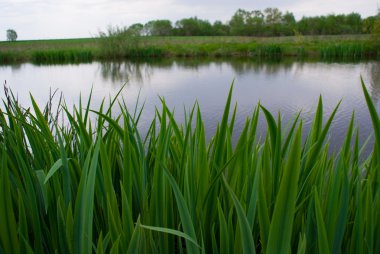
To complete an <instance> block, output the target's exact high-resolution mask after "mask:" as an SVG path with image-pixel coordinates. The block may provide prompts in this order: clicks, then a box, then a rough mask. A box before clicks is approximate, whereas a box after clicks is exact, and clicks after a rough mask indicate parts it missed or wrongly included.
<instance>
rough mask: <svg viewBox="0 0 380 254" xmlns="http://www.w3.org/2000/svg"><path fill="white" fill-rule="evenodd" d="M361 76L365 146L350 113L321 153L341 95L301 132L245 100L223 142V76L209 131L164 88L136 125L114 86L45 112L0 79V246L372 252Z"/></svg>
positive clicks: (374, 228) (373, 212)
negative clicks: (180, 114) (110, 94)
mask: <svg viewBox="0 0 380 254" xmlns="http://www.w3.org/2000/svg"><path fill="white" fill-rule="evenodd" d="M84 41H85V40H84ZM84 41H82V42H84ZM90 41H91V40H90ZM90 41H89V42H90ZM49 43H58V42H48V43H47V44H49ZM63 45H67V43H63ZM362 87H363V93H364V96H365V99H366V102H367V107H368V110H369V113H370V115H371V118H372V124H373V129H374V138H375V142H374V146H373V150H372V152H371V153H370V154H369V155H368V156H367V157H365V158H363V156H362V154H361V151H362V149H363V147H361V146H360V145H359V143H360V142H359V133H360V130H359V129H358V128H357V127H356V126H355V115H354V113H353V114H352V119H351V122H350V123H349V126H348V129H347V132H346V137H345V141H344V142H343V144H342V146H341V148H340V150H338V151H336V152H333V153H330V152H329V146H330V142H329V133H330V132H329V130H330V127H331V124H332V121H333V119H334V116H335V114H336V112H337V111H338V110H339V104H338V105H337V106H336V108H335V110H334V111H333V112H332V114H331V115H330V116H329V118H328V119H327V121H326V122H324V121H323V114H324V112H323V100H322V98H320V100H319V103H318V106H317V108H316V109H315V115H314V121H313V123H312V127H311V128H310V130H309V131H308V134H307V135H305V136H303V135H302V133H303V131H304V129H303V121H302V119H301V118H300V117H299V115H298V116H295V117H294V119H293V121H292V122H289V123H283V122H281V116H280V115H278V116H275V115H272V114H271V113H270V112H269V111H268V110H267V109H266V108H265V105H257V106H256V108H255V110H254V111H253V113H252V115H251V116H249V117H247V119H246V122H245V127H244V128H243V130H242V131H241V134H240V136H239V138H238V140H237V142H236V145H233V140H232V133H233V132H234V126H235V123H234V122H235V114H236V106H235V107H234V106H233V102H232V101H231V98H232V95H231V94H232V92H233V86H231V90H230V93H229V95H226V104H225V109H224V113H223V114H222V115H221V117H220V122H219V123H218V124H217V128H216V131H215V133H214V135H213V137H212V138H211V139H210V140H206V137H205V128H204V124H203V120H202V114H201V113H200V108H199V107H198V105H197V104H194V107H193V108H191V109H189V111H187V112H186V117H185V118H186V120H185V122H184V123H181V124H180V123H179V122H178V121H177V120H176V119H175V117H174V114H173V111H172V109H170V108H168V107H167V106H166V104H165V99H164V98H162V103H161V105H160V106H159V107H158V108H157V110H156V114H155V117H154V119H152V121H151V125H150V128H149V131H148V133H147V135H146V136H142V135H141V134H140V133H139V130H138V124H139V119H140V116H141V112H142V111H140V110H131V109H128V108H127V106H126V105H125V103H124V100H123V98H122V97H119V96H120V95H119V96H116V97H115V98H113V99H112V100H110V101H108V100H107V101H106V100H105V101H104V102H103V103H102V104H101V106H100V107H99V108H97V109H93V108H91V107H90V105H91V100H92V99H91V95H90V96H89V98H88V99H86V100H84V99H83V98H82V99H80V100H79V102H78V104H77V106H76V107H74V109H70V108H67V107H66V106H65V103H64V102H61V103H60V105H59V107H58V111H57V112H55V111H54V112H53V111H52V108H51V104H49V103H48V104H47V105H46V106H45V107H42V106H41V105H40V106H39V105H37V104H36V103H35V101H34V99H33V97H32V96H31V98H30V100H31V103H32V105H33V106H32V108H30V109H25V108H23V107H22V106H21V105H20V104H19V103H18V101H17V99H16V98H15V97H14V96H13V95H12V93H11V92H10V91H7V93H6V94H7V96H6V98H4V101H3V106H2V108H1V111H0V157H1V171H0V203H1V206H0V246H1V247H0V253H33V252H36V253H290V252H291V253H379V252H380V242H379V241H378V240H376V239H378V238H377V237H378V236H379V235H380V120H379V116H378V113H377V112H376V110H375V106H374V104H373V102H372V101H371V99H370V96H369V94H368V92H367V90H366V87H365V85H364V84H362ZM142 110H143V109H142ZM259 116H262V117H264V118H265V119H266V122H267V125H268V131H267V133H266V134H265V135H260V133H258V130H257V125H258V118H259ZM62 119H64V123H62V121H61V120H62Z"/></svg>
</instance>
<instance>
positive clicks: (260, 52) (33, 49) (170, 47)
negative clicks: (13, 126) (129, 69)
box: [0, 33, 379, 64]
mask: <svg viewBox="0 0 380 254" xmlns="http://www.w3.org/2000/svg"><path fill="white" fill-rule="evenodd" d="M378 51H379V47H378V44H376V43H375V42H374V41H373V40H372V39H371V37H370V36H369V35H356V36H355V35H350V36H341V35H339V36H301V37H300V36H288V37H267V38H265V37H239V36H236V37H234V36H231V37H227V36H219V37H217V36H194V37H180V36H179V37H170V36H168V37H154V36H146V37H144V36H143V37H136V36H131V35H125V34H121V35H119V34H114V33H111V34H105V35H104V36H102V37H100V38H88V39H72V40H70V39H65V40H41V41H38V40H36V41H17V42H0V63H2V64H7V63H12V62H24V61H29V62H33V63H41V64H43V63H54V62H57V63H62V61H65V62H67V63H75V62H88V61H90V60H120V59H126V58H160V57H161V58H162V57H200V56H202V57H204V56H207V57H231V56H238V57H252V58H274V57H277V58H278V57H296V58H300V57H301V58H314V59H322V60H326V59H337V60H358V59H368V58H376V57H377V56H378ZM56 59H57V60H56Z"/></svg>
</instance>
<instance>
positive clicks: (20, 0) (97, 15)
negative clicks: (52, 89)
mask: <svg viewBox="0 0 380 254" xmlns="http://www.w3.org/2000/svg"><path fill="white" fill-rule="evenodd" d="M266 7H278V8H279V9H280V10H282V11H286V10H288V11H291V12H293V13H294V14H295V16H296V17H297V18H301V17H302V16H304V15H306V16H315V15H325V14H329V13H350V12H358V13H360V14H361V15H362V16H363V17H366V16H370V15H375V14H376V9H377V1H375V0H361V1H358V0H346V1H345V0H334V1H331V0H330V1H329V0H309V1H300V0H285V1H275V0H270V1H243V0H236V1H231V0H203V1H202V0H190V1H185V0H92V1H91V0H64V1H55V0H0V10H1V18H0V19H1V22H0V40H5V31H6V29H8V28H13V29H15V30H16V31H17V32H18V34H19V39H20V40H22V39H24V40H25V39H40V38H72V37H89V36H91V35H95V34H97V33H98V31H99V30H104V29H105V28H106V27H107V26H108V25H130V24H133V23H137V22H140V23H145V22H147V21H149V20H153V19H164V18H165V19H170V20H172V21H175V20H178V19H181V18H185V17H191V16H197V17H199V18H202V19H208V20H210V21H215V20H222V21H227V20H228V19H229V18H230V17H231V16H232V15H233V13H234V12H235V11H236V10H237V9H238V8H243V9H246V10H257V9H259V10H263V9H264V8H266Z"/></svg>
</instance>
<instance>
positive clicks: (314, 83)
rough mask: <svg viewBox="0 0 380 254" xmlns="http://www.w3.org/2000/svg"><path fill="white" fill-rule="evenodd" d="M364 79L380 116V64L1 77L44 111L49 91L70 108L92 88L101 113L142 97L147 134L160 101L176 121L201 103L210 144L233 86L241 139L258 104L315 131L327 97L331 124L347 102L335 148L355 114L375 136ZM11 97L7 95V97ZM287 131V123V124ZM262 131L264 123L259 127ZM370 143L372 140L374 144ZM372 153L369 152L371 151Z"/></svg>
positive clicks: (190, 65)
mask: <svg viewBox="0 0 380 254" xmlns="http://www.w3.org/2000/svg"><path fill="white" fill-rule="evenodd" d="M360 77H362V78H363V80H364V82H365V84H366V86H367V87H368V89H369V92H370V94H371V97H372V100H373V101H374V103H375V105H376V106H377V110H378V111H379V108H380V103H379V98H380V62H377V61H367V62H358V63H325V62H297V61H280V62H259V61H254V60H252V59H212V60H210V59H208V60H207V59H165V60H153V61H152V60H151V61H125V62H93V63H86V64H77V65H41V66H37V65H33V64H30V63H24V64H19V65H12V66H0V79H1V82H5V80H6V84H7V86H8V87H9V88H11V90H12V91H13V93H14V94H16V95H17V96H18V98H19V101H20V102H21V104H22V105H24V106H25V107H28V106H30V99H29V92H30V93H31V94H32V95H33V96H34V98H35V99H36V101H37V102H38V103H39V105H44V104H45V103H46V102H47V101H48V98H49V93H50V91H55V90H56V89H58V91H59V92H62V94H63V95H64V98H65V101H66V104H67V105H68V106H69V108H70V107H72V105H73V104H77V103H78V101H79V96H80V94H81V95H82V97H83V98H84V99H86V98H87V97H88V95H89V93H90V90H91V88H92V89H93V101H92V104H91V107H92V108H93V109H95V110H96V109H98V106H99V104H100V103H101V101H102V99H103V98H108V97H109V95H110V96H112V95H114V94H116V93H117V92H118V91H119V89H120V88H121V87H122V86H123V85H124V84H125V87H124V88H123V90H122V92H121V95H122V96H123V98H124V99H125V101H126V103H127V105H128V106H129V107H130V109H131V110H134V107H135V105H136V100H137V97H138V95H139V93H140V106H141V105H142V103H143V102H144V101H145V107H144V111H143V115H142V118H141V121H140V123H139V128H140V130H141V132H142V133H145V132H146V130H147V128H148V127H149V126H148V125H149V124H150V121H151V119H152V117H153V115H154V111H155V107H156V106H157V107H158V108H160V96H161V97H163V98H165V101H166V103H167V104H168V105H169V107H170V108H172V109H175V115H176V118H177V119H178V120H179V121H183V119H184V113H183V112H184V110H186V111H189V110H190V108H191V107H192V106H193V104H194V102H195V101H197V102H198V103H199V105H200V108H201V111H202V114H203V119H204V123H205V129H206V135H207V136H208V138H209V137H210V136H211V135H212V134H214V132H215V129H216V123H217V122H218V121H220V119H221V116H222V114H223V109H224V106H225V102H226V98H227V94H228V90H229V88H230V86H231V84H232V83H233V82H234V89H233V102H237V117H236V127H235V130H236V131H235V133H234V135H235V138H236V137H237V135H238V134H239V130H240V129H241V128H242V127H243V125H244V123H245V120H246V117H247V116H250V114H251V113H252V111H253V109H254V107H255V106H257V104H258V102H260V103H261V105H263V106H264V107H266V108H267V109H269V110H270V111H271V112H272V113H274V114H277V112H281V116H282V121H283V122H284V123H286V122H288V121H290V120H291V119H293V118H294V117H295V115H296V114H297V113H298V112H300V111H301V112H302V113H301V117H302V119H303V121H304V125H305V126H306V129H307V127H309V126H310V123H311V120H312V117H313V114H314V111H315V109H316V105H317V103H318V97H319V95H321V96H322V98H323V104H324V117H325V119H327V118H328V116H329V115H330V114H331V112H332V111H333V109H334V107H335V106H336V105H337V104H338V103H339V101H340V100H342V103H341V105H340V108H339V111H338V114H337V116H336V117H335V120H334V122H333V126H332V130H331V134H330V137H329V138H330V140H331V144H332V150H334V149H336V148H338V147H339V145H340V144H341V143H342V139H343V138H344V136H345V131H346V128H347V126H348V123H349V120H350V118H351V114H352V112H353V111H355V119H356V124H357V126H358V127H359V129H360V141H361V143H363V142H364V141H365V139H367V138H368V137H369V136H370V135H371V133H372V125H371V122H370V117H369V114H368V109H367V107H366V104H365V101H364V96H363V92H362V89H361V82H360ZM0 94H1V98H4V91H1V92H0ZM284 125H285V124H284ZM259 127H260V130H261V131H262V132H264V131H265V129H266V123H265V120H264V119H263V118H262V119H260V121H259ZM370 143H371V142H370ZM368 151H369V150H368Z"/></svg>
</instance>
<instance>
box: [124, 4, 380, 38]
mask: <svg viewBox="0 0 380 254" xmlns="http://www.w3.org/2000/svg"><path fill="white" fill-rule="evenodd" d="M373 23H374V17H367V18H362V17H361V16H360V14H358V13H350V14H338V15H335V14H329V15H325V16H316V17H302V18H301V19H300V20H298V21H296V19H295V17H294V15H293V13H291V12H288V11H287V12H285V13H283V12H281V11H280V10H279V9H278V8H266V9H265V10H263V11H261V10H252V11H250V10H243V9H238V10H237V11H236V12H235V13H234V14H233V16H232V17H231V18H230V20H228V21H227V22H222V21H219V20H217V21H215V22H214V23H213V24H212V23H210V22H209V21H208V20H202V19H199V18H197V17H190V18H183V19H180V20H178V21H176V22H174V24H172V22H171V21H169V20H152V21H149V22H147V23H146V24H145V25H142V24H138V25H139V27H140V28H141V29H140V30H139V31H140V35H154V36H157V35H158V36H172V35H176V36H219V35H224V36H225V35H234V36H291V35H294V34H295V32H298V33H302V34H304V35H337V34H361V33H367V34H369V33H371V31H372V27H373ZM135 26H136V24H134V25H132V26H131V27H135ZM142 28H143V29H142Z"/></svg>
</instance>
